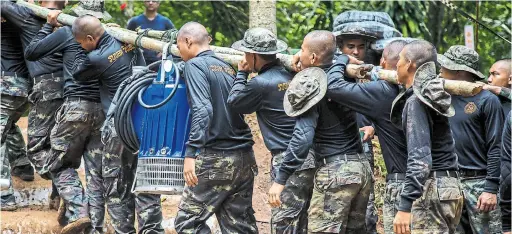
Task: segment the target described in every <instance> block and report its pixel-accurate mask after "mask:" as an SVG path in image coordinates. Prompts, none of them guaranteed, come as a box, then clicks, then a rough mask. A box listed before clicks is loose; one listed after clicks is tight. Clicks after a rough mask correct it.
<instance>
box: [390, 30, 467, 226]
mask: <svg viewBox="0 0 512 234" xmlns="http://www.w3.org/2000/svg"><path fill="white" fill-rule="evenodd" d="M399 57H400V59H399V60H398V63H397V73H398V81H399V82H400V84H403V85H404V86H405V88H406V90H405V91H403V92H400V93H399V95H398V96H397V97H396V99H395V100H394V101H393V103H394V105H393V106H392V109H391V116H394V117H397V119H398V120H399V122H401V126H402V129H403V131H404V133H405V139H406V142H407V155H408V158H407V172H406V174H405V180H404V187H403V189H402V193H401V194H400V197H399V198H398V199H400V203H399V205H398V212H397V214H396V216H395V220H394V221H393V231H394V232H395V233H397V234H405V233H426V232H428V233H454V232H455V229H456V228H457V225H458V224H459V221H460V216H461V212H462V202H463V197H462V191H461V190H460V188H459V179H458V173H457V169H458V167H457V155H456V154H455V149H454V148H455V146H454V145H455V144H454V137H453V136H452V132H451V130H450V123H449V120H448V118H449V117H451V116H453V115H454V110H453V107H452V106H451V105H450V102H451V97H450V94H448V93H447V92H446V91H445V90H444V81H443V79H440V78H436V77H437V74H436V68H435V62H436V61H437V51H436V49H435V47H434V46H433V45H432V44H431V43H430V42H428V41H425V40H417V41H413V42H411V43H409V44H407V45H406V46H405V47H404V48H403V49H402V51H401V52H400V54H399ZM400 116H401V118H400ZM392 120H393V118H392Z"/></svg>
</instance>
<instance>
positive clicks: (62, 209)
mask: <svg viewBox="0 0 512 234" xmlns="http://www.w3.org/2000/svg"><path fill="white" fill-rule="evenodd" d="M59 200H60V204H59V209H58V211H57V212H58V215H57V221H58V222H59V224H60V226H65V225H66V224H67V223H68V220H67V218H66V211H67V206H66V203H65V202H64V199H60V198H59Z"/></svg>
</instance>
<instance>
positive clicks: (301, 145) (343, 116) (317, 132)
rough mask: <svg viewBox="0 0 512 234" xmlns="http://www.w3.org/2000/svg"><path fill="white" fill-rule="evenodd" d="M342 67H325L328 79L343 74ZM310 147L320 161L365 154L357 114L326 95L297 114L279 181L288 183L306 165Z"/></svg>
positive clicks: (281, 166)
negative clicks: (339, 156) (306, 109)
mask: <svg viewBox="0 0 512 234" xmlns="http://www.w3.org/2000/svg"><path fill="white" fill-rule="evenodd" d="M338 70H339V68H337V67H336V66H331V67H330V68H324V71H325V72H326V73H327V77H328V80H330V79H333V77H332V76H339V75H340V74H339V71H338ZM341 75H342V76H343V74H341ZM310 148H313V149H314V151H315V158H316V160H317V161H319V160H321V159H323V158H327V157H330V156H335V155H343V154H356V153H362V146H361V140H360V136H359V128H358V126H357V121H356V113H355V112H354V111H353V110H351V109H349V108H348V107H345V106H342V105H340V104H338V103H336V102H332V101H328V98H327V97H324V98H323V99H322V100H321V101H320V102H318V103H317V104H316V105H314V106H313V107H311V108H310V109H309V110H308V111H306V112H305V113H303V114H302V115H300V116H297V120H296V123H295V129H294V131H293V136H292V139H291V141H290V144H289V145H288V149H287V150H286V154H285V156H284V161H283V163H282V164H281V165H280V167H279V170H278V173H277V175H276V178H275V182H276V183H278V184H282V185H284V184H286V181H287V180H288V178H289V177H290V175H291V174H293V173H294V172H295V171H296V170H297V169H299V168H300V167H301V166H302V164H303V163H304V161H305V160H306V158H307V156H308V153H309V149H310Z"/></svg>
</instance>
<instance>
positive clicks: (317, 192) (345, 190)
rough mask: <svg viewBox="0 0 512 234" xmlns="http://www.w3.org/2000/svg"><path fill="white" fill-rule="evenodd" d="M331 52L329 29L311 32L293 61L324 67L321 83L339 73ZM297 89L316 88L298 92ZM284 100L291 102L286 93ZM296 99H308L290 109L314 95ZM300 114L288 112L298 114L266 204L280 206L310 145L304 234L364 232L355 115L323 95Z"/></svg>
mask: <svg viewBox="0 0 512 234" xmlns="http://www.w3.org/2000/svg"><path fill="white" fill-rule="evenodd" d="M335 51H336V41H335V39H334V36H333V34H332V33H331V32H329V31H313V32H310V33H309V34H308V35H306V37H305V38H304V41H303V43H302V46H301V51H300V52H299V53H298V54H296V55H295V56H294V59H293V63H292V64H293V66H294V67H295V68H297V70H302V69H306V68H313V67H316V68H320V69H322V70H323V71H324V72H325V73H324V74H327V78H326V77H319V78H320V79H327V80H324V81H323V82H327V81H328V80H331V79H336V78H337V76H339V75H340V73H342V71H341V69H340V67H339V66H333V64H332V61H333V57H334V52H335ZM296 78H297V77H295V78H294V79H296ZM308 79H315V78H312V77H310V78H308ZM316 79H318V77H316ZM319 82H322V81H319ZM305 87H306V88H309V87H314V85H305ZM320 87H321V85H320ZM295 93H317V92H315V91H313V90H297V91H296V92H295ZM318 93H321V91H320V90H318ZM297 95H298V94H297ZM285 98H288V100H290V96H288V97H285ZM297 99H299V98H297ZM300 100H306V101H304V102H306V103H304V104H303V103H301V101H299V102H297V105H295V104H294V107H293V110H294V111H297V112H298V110H300V109H301V108H302V106H308V104H307V100H314V98H311V97H303V98H300ZM290 103H291V102H290ZM285 108H286V106H285ZM285 110H286V109H285ZM287 113H289V112H287ZM298 113H301V114H297V116H295V115H292V116H293V117H295V118H296V123H295V129H294V131H293V135H292V139H291V140H290V143H289V144H288V148H287V150H286V152H285V156H284V160H283V162H282V163H281V165H279V168H278V170H277V172H276V176H275V178H274V183H273V185H272V187H271V188H270V191H269V203H270V205H271V206H272V207H279V206H281V204H282V202H281V193H282V191H283V189H284V188H285V184H286V182H287V181H288V179H289V178H290V177H291V175H292V174H293V173H294V172H295V171H296V170H298V169H299V168H301V166H302V165H303V164H304V162H305V161H306V158H307V156H308V154H309V149H310V148H313V150H314V152H315V154H314V156H315V160H316V162H317V163H318V169H317V172H316V175H315V178H314V185H315V189H313V195H312V198H311V203H310V206H309V212H308V213H309V214H308V233H365V232H366V224H365V222H364V221H363V220H364V219H365V216H366V206H367V204H368V198H369V196H370V190H371V185H372V184H373V181H372V175H371V168H370V165H369V162H368V160H367V158H366V155H364V154H363V149H362V144H361V140H360V136H359V132H358V127H357V123H356V113H355V112H354V111H353V110H351V109H349V108H347V107H344V106H341V105H340V104H338V103H335V102H331V101H329V98H328V97H327V96H325V97H322V98H321V99H320V100H318V102H317V103H315V104H314V105H313V106H311V107H310V109H307V110H306V111H304V112H298Z"/></svg>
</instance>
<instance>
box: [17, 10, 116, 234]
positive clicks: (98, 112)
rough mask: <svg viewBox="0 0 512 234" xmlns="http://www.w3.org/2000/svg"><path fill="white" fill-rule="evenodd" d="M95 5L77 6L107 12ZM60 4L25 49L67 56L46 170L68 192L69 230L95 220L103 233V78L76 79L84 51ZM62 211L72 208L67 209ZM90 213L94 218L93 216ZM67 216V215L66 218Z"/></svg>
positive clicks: (29, 55)
mask: <svg viewBox="0 0 512 234" xmlns="http://www.w3.org/2000/svg"><path fill="white" fill-rule="evenodd" d="M88 3H90V4H94V3H96V4H94V5H85V4H83V3H81V5H79V6H77V7H75V8H73V10H74V12H75V13H76V14H77V15H79V16H81V15H85V14H94V15H97V16H99V17H101V18H107V19H108V17H109V16H108V15H105V14H103V13H102V12H103V11H104V9H103V7H102V6H101V4H98V3H99V2H98V1H94V2H88ZM60 13H61V11H60V10H52V11H50V14H48V18H47V22H48V23H46V24H45V25H44V26H43V28H42V29H41V30H40V31H39V32H38V33H37V35H36V36H35V37H34V38H33V39H32V42H31V43H30V45H29V46H28V47H27V49H26V50H25V58H26V59H27V60H29V61H36V60H38V59H41V58H42V57H45V56H48V55H50V54H54V53H61V54H62V56H63V61H64V64H63V68H64V78H65V84H64V99H65V100H64V103H63V105H62V107H61V108H60V110H59V111H58V114H57V116H56V124H55V126H54V127H53V129H52V131H51V135H50V139H51V145H52V149H51V150H50V154H49V155H48V158H47V160H46V162H45V164H44V166H43V169H42V171H43V172H49V173H51V174H52V181H53V183H54V184H55V185H57V188H60V190H62V191H63V192H62V193H61V197H62V198H63V199H64V202H65V204H66V205H65V206H64V209H61V210H59V216H58V219H59V220H58V221H59V223H60V224H61V225H64V224H66V223H67V222H69V227H68V226H66V227H65V228H64V229H63V232H65V233H66V232H70V231H69V230H68V229H71V227H73V232H76V231H80V230H81V228H80V226H85V227H86V226H88V224H87V223H90V224H91V225H92V228H93V230H94V231H97V232H98V233H103V223H104V217H105V201H104V198H103V194H104V189H103V178H102V176H101V175H102V173H101V170H102V167H101V165H102V163H101V162H102V154H101V152H102V149H103V144H102V143H101V138H100V136H101V133H100V128H101V125H102V124H103V122H104V121H105V114H104V113H103V111H102V107H101V101H100V93H99V87H100V84H99V80H98V79H94V80H87V81H82V82H76V81H75V80H74V79H73V74H72V72H73V69H74V67H76V66H77V65H78V64H75V63H74V61H75V55H76V54H77V53H84V52H83V51H82V50H83V49H82V47H81V46H80V44H78V42H76V41H75V38H74V37H73V33H72V31H71V27H70V26H64V27H61V28H58V29H57V30H55V29H56V27H59V26H60V24H59V23H58V22H57V20H56V19H57V17H58V15H59V14H60ZM82 155H83V159H84V163H85V175H86V185H87V188H86V192H84V189H83V186H82V183H81V181H80V178H79V177H78V173H77V171H76V169H78V167H79V166H80V163H81V159H82ZM61 212H66V214H67V215H63V214H62V213H61ZM89 218H90V220H89ZM66 219H67V220H66Z"/></svg>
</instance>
